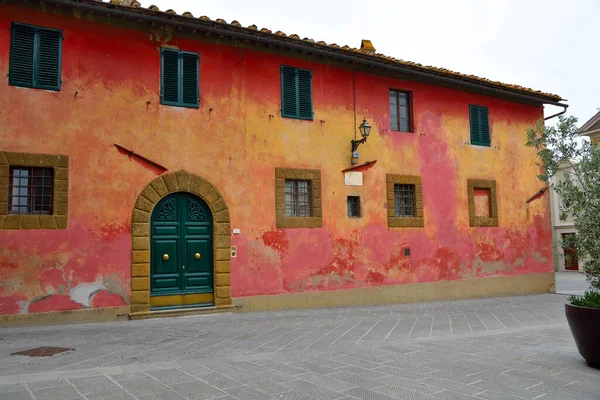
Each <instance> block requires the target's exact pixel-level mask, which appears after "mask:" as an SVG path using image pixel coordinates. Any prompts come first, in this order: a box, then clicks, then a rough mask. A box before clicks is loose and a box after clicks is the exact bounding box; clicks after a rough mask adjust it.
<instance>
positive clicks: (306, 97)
mask: <svg viewBox="0 0 600 400" xmlns="http://www.w3.org/2000/svg"><path fill="white" fill-rule="evenodd" d="M298 117H299V118H304V119H312V117H313V109H312V72H311V71H309V70H306V69H299V70H298Z"/></svg>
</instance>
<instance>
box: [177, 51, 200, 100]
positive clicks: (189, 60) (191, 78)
mask: <svg viewBox="0 0 600 400" xmlns="http://www.w3.org/2000/svg"><path fill="white" fill-rule="evenodd" d="M181 77H182V82H181V91H182V101H181V102H182V104H183V105H186V106H195V107H197V106H198V100H199V95H198V54H194V53H181Z"/></svg>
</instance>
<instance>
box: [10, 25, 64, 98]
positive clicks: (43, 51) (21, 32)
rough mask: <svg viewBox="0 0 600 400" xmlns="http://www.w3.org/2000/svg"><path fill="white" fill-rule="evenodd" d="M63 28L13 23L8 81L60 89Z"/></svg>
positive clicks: (21, 84)
mask: <svg viewBox="0 0 600 400" xmlns="http://www.w3.org/2000/svg"><path fill="white" fill-rule="evenodd" d="M62 39H63V37H62V31H61V30H58V29H49V28H42V27H39V26H32V25H24V24H20V23H18V22H13V23H12V25H11V35H10V66H9V72H8V76H9V78H8V83H9V84H10V85H13V86H24V87H30V88H36V89H47V90H60V84H61V53H62Z"/></svg>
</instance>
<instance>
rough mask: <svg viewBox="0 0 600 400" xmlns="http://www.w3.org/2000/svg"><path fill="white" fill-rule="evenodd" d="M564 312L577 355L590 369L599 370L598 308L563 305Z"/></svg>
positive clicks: (599, 328)
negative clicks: (579, 355) (583, 359)
mask: <svg viewBox="0 0 600 400" xmlns="http://www.w3.org/2000/svg"><path fill="white" fill-rule="evenodd" d="M565 312H566V315H567V321H569V327H570V328H571V333H572V334H573V338H574V339H575V343H576V344H577V350H579V354H581V356H582V357H583V358H585V361H587V364H588V365H589V366H590V367H593V368H600V340H599V339H600V308H588V307H579V306H574V305H572V304H565Z"/></svg>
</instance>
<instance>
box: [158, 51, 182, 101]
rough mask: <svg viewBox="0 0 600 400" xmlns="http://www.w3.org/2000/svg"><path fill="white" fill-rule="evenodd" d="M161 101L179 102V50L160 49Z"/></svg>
mask: <svg viewBox="0 0 600 400" xmlns="http://www.w3.org/2000/svg"><path fill="white" fill-rule="evenodd" d="M161 54H162V57H161V68H160V78H161V102H162V103H163V104H171V105H178V104H179V52H178V51H175V50H168V49H162V50H161Z"/></svg>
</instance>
